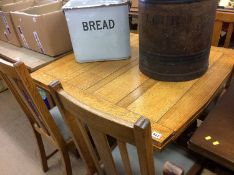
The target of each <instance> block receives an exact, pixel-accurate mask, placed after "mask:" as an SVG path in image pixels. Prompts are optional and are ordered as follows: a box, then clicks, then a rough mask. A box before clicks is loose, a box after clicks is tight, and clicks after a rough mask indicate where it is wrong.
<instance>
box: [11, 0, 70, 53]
mask: <svg viewBox="0 0 234 175" xmlns="http://www.w3.org/2000/svg"><path fill="white" fill-rule="evenodd" d="M61 8H62V1H58V2H55V3H50V4H46V5H42V6H38V7H32V8H28V9H26V10H23V11H20V12H12V13H11V15H12V19H13V22H14V24H15V27H16V30H17V33H18V36H19V38H20V41H21V44H22V45H23V46H24V47H25V48H29V49H32V50H34V51H37V52H40V53H43V54H46V55H49V56H56V55H60V54H62V53H65V52H68V51H71V50H72V46H71V41H70V36H69V32H68V28H67V24H66V20H65V16H64V14H63V11H62V10H61Z"/></svg>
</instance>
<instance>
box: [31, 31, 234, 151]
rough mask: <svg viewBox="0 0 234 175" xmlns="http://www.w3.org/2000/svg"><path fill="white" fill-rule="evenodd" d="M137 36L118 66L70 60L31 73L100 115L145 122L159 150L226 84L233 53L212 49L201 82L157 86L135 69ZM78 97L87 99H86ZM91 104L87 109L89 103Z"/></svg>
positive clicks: (42, 85)
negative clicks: (55, 82) (56, 82)
mask: <svg viewBox="0 0 234 175" xmlns="http://www.w3.org/2000/svg"><path fill="white" fill-rule="evenodd" d="M138 44H139V43H138V35H137V34H131V48H132V53H131V58H130V59H127V60H121V61H108V62H94V63H82V64H80V63H77V62H76V61H75V58H74V55H73V54H70V55H67V56H64V57H63V58H61V59H59V60H57V61H55V62H53V63H51V64H49V65H47V66H45V67H43V68H41V69H40V70H38V71H36V72H34V73H32V74H31V75H32V77H33V79H34V80H35V82H36V83H37V84H38V85H40V86H41V87H43V88H45V89H48V85H49V83H50V82H51V81H53V80H55V79H57V80H59V81H60V82H61V83H62V85H63V88H64V90H65V91H66V92H67V93H69V94H70V95H71V96H73V97H75V98H77V99H79V100H80V101H82V102H84V103H86V104H89V105H90V106H92V107H94V108H98V109H100V110H101V111H102V112H104V113H108V111H111V112H112V114H113V111H116V117H118V118H120V119H122V120H125V121H131V122H132V121H134V116H144V117H146V118H148V119H150V121H151V127H152V132H156V133H157V134H159V137H158V138H153V145H154V146H155V148H157V149H162V148H163V147H164V146H166V145H167V144H168V143H170V142H171V141H173V140H174V139H175V138H176V137H178V136H179V134H180V133H181V132H182V131H184V130H185V129H186V127H188V126H189V124H190V123H191V122H192V121H193V120H194V119H195V118H196V117H197V115H198V114H199V113H200V112H201V111H202V110H203V109H204V108H205V107H206V105H207V104H208V103H209V102H210V101H211V100H212V99H213V97H214V96H215V94H216V93H217V91H218V90H220V87H223V86H224V84H225V83H226V82H227V81H228V79H229V78H230V76H231V71H232V70H233V64H234V51H233V50H230V49H223V48H216V47H212V49H211V53H210V59H209V60H210V62H209V69H208V71H207V73H206V74H205V75H203V76H202V77H201V78H198V79H195V80H192V81H186V82H176V83H175V82H161V81H157V80H153V79H150V78H148V77H147V76H145V75H144V74H142V73H141V72H140V71H139V68H138V57H139V54H138ZM81 92H82V94H83V93H84V94H87V98H85V97H84V95H80V93H81ZM88 98H92V99H96V101H97V103H91V102H90V103H89V99H88Z"/></svg>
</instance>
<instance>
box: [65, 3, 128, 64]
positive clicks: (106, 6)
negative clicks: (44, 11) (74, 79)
mask: <svg viewBox="0 0 234 175" xmlns="http://www.w3.org/2000/svg"><path fill="white" fill-rule="evenodd" d="M63 9H64V12H65V16H66V20H67V23H68V28H69V32H70V36H71V40H72V46H73V50H74V53H75V57H76V60H77V61H78V62H91V61H104V60H120V59H127V58H129V57H130V30H129V21H128V3H127V0H126V1H125V0H108V1H100V0H70V1H69V2H68V3H67V4H66V5H65V6H64V7H63Z"/></svg>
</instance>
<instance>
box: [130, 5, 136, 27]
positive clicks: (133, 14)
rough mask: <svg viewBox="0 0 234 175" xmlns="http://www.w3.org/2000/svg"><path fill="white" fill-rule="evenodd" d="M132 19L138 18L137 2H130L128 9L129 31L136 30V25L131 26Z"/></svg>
mask: <svg viewBox="0 0 234 175" xmlns="http://www.w3.org/2000/svg"><path fill="white" fill-rule="evenodd" d="M133 18H136V19H137V18H138V0H132V1H131V4H130V9H129V23H130V29H137V25H138V24H133Z"/></svg>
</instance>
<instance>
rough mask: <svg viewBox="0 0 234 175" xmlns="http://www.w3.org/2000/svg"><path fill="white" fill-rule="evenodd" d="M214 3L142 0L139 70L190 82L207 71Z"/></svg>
mask: <svg viewBox="0 0 234 175" xmlns="http://www.w3.org/2000/svg"><path fill="white" fill-rule="evenodd" d="M216 6H217V2H216V1H215V0H139V40H140V41H139V49H140V50H139V52H140V63H139V67H140V70H141V71H142V72H143V73H144V74H146V75H148V76H149V77H151V78H153V79H157V80H161V81H187V80H191V79H195V78H197V77H200V76H201V75H203V74H204V73H205V72H206V70H207V69H208V63H209V60H208V58H209V53H210V45H211V37H212V31H213V26H214V20H215V12H216Z"/></svg>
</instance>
